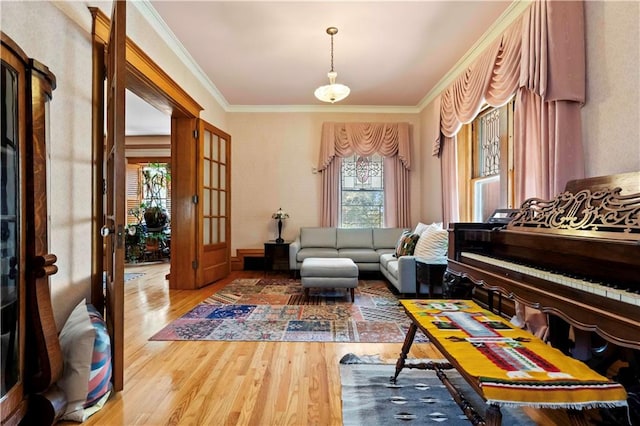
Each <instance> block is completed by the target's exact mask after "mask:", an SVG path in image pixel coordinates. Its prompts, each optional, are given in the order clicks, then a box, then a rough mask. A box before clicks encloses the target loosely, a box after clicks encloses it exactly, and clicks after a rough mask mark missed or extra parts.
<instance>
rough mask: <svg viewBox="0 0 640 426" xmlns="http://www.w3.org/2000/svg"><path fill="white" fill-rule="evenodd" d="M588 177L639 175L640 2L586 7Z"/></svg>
mask: <svg viewBox="0 0 640 426" xmlns="http://www.w3.org/2000/svg"><path fill="white" fill-rule="evenodd" d="M585 19H586V22H585V24H586V29H587V102H586V104H585V106H584V107H583V109H582V119H583V120H582V129H583V131H582V134H583V139H584V146H585V159H586V162H585V166H586V173H587V176H601V175H609V174H614V173H623V172H631V171H637V170H640V25H638V22H640V2H638V1H625V2H615V1H613V2H612V1H588V2H586V4H585Z"/></svg>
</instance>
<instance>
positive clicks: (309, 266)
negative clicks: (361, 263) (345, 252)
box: [300, 257, 358, 302]
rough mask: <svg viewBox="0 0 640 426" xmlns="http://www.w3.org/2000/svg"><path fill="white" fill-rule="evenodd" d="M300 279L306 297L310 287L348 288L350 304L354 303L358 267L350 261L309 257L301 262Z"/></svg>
mask: <svg viewBox="0 0 640 426" xmlns="http://www.w3.org/2000/svg"><path fill="white" fill-rule="evenodd" d="M300 277H301V282H302V288H304V294H305V296H306V297H309V289H310V288H312V287H313V288H348V289H350V290H351V302H354V301H355V289H356V287H358V265H356V264H355V263H354V262H353V260H351V259H345V258H338V257H336V258H321V257H310V258H308V259H305V260H304V261H303V262H302V267H301V269H300Z"/></svg>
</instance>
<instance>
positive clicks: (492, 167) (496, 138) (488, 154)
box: [478, 109, 500, 177]
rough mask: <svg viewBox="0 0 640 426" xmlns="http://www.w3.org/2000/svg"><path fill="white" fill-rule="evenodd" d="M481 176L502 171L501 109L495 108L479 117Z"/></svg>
mask: <svg viewBox="0 0 640 426" xmlns="http://www.w3.org/2000/svg"><path fill="white" fill-rule="evenodd" d="M478 124H479V125H478V139H479V140H478V142H479V148H480V149H479V155H480V170H479V171H480V177H484V176H493V175H496V174H498V173H500V110H499V109H494V110H492V111H490V112H488V113H487V114H485V115H483V116H482V117H480V118H479V119H478Z"/></svg>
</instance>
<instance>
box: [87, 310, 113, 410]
mask: <svg viewBox="0 0 640 426" xmlns="http://www.w3.org/2000/svg"><path fill="white" fill-rule="evenodd" d="M87 311H88V312H89V319H90V320H91V324H92V325H93V328H94V329H95V331H96V338H95V341H94V343H93V356H92V358H91V373H90V374H89V389H88V393H87V401H86V402H85V404H84V407H85V408H87V407H90V406H92V405H93V404H95V403H96V402H97V401H98V400H99V399H100V398H102V397H103V396H104V395H105V394H108V393H109V391H110V390H111V339H110V338H109V333H108V332H107V324H106V323H105V322H104V319H102V315H100V313H99V312H98V311H97V310H96V308H95V307H94V306H93V305H87ZM85 411H86V410H85Z"/></svg>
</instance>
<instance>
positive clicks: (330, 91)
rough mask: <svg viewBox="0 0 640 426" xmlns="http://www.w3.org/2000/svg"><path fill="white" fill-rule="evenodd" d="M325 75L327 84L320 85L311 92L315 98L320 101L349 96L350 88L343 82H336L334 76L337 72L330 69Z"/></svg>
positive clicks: (335, 100) (339, 99) (332, 100)
mask: <svg viewBox="0 0 640 426" xmlns="http://www.w3.org/2000/svg"><path fill="white" fill-rule="evenodd" d="M327 76H328V77H329V84H327V85H325V86H320V87H318V88H317V89H316V91H315V92H314V93H313V94H314V95H315V97H316V98H318V99H319V100H321V101H322V102H331V103H334V102H338V101H341V100H343V99H344V98H346V97H347V96H349V93H350V92H351V89H349V87H347V86H345V85H344V84H339V83H336V77H337V76H338V73H337V72H335V71H330V72H329V73H328V74H327Z"/></svg>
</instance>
